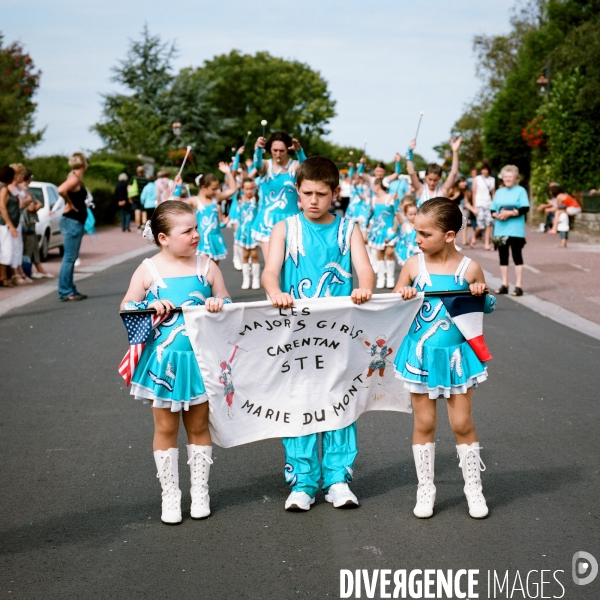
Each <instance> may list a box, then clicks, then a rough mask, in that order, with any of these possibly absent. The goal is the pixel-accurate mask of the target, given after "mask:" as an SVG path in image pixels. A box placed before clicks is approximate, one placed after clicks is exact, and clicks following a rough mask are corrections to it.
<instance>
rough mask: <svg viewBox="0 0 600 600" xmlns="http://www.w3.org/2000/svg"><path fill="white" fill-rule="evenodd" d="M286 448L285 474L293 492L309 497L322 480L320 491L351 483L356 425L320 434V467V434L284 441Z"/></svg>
mask: <svg viewBox="0 0 600 600" xmlns="http://www.w3.org/2000/svg"><path fill="white" fill-rule="evenodd" d="M282 441H283V447H284V448H285V467H284V475H285V480H286V482H287V483H288V484H289V485H290V486H291V488H292V490H293V491H294V492H306V493H307V494H308V495H309V496H310V497H311V498H314V497H315V494H316V493H317V491H318V489H319V481H320V479H321V478H323V491H325V492H327V491H328V490H329V488H330V487H331V486H332V485H333V484H334V483H348V482H350V481H352V472H353V470H354V461H355V459H356V455H357V454H358V441H357V437H356V423H352V425H348V427H344V428H343V429H337V430H336V431H324V432H323V433H322V434H321V444H322V453H323V461H322V464H319V434H318V433H312V434H310V435H303V436H300V437H290V438H283V440H282Z"/></svg>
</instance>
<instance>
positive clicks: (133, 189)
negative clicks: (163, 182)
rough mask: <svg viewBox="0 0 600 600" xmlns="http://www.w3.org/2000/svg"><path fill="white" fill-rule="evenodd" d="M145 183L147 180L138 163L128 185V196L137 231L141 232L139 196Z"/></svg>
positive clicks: (142, 168)
mask: <svg viewBox="0 0 600 600" xmlns="http://www.w3.org/2000/svg"><path fill="white" fill-rule="evenodd" d="M147 183H148V180H147V179H146V176H145V175H144V167H142V166H141V165H140V166H139V167H138V168H137V169H136V174H135V175H134V176H133V177H132V179H131V185H130V186H129V198H130V199H131V208H132V209H133V217H134V219H135V224H136V226H137V230H138V233H142V204H141V201H140V197H141V195H142V191H143V189H144V188H145V187H146V184H147Z"/></svg>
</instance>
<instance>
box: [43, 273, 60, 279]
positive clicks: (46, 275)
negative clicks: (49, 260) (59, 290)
mask: <svg viewBox="0 0 600 600" xmlns="http://www.w3.org/2000/svg"><path fill="white" fill-rule="evenodd" d="M40 275H41V276H42V277H43V278H44V279H56V275H53V274H52V273H40Z"/></svg>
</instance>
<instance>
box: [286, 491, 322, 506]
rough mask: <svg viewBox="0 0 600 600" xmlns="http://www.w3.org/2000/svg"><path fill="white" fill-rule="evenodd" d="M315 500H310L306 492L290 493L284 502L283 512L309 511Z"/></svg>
mask: <svg viewBox="0 0 600 600" xmlns="http://www.w3.org/2000/svg"><path fill="white" fill-rule="evenodd" d="M314 503H315V499H314V498H311V497H310V496H309V495H308V494H307V493H306V492H292V493H291V494H290V495H289V496H288V499H287V500H286V501H285V510H289V511H301V510H310V507H311V505H312V504H314Z"/></svg>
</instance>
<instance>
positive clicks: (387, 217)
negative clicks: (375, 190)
mask: <svg viewBox="0 0 600 600" xmlns="http://www.w3.org/2000/svg"><path fill="white" fill-rule="evenodd" d="M386 240H387V241H386ZM397 240H398V236H397V233H396V232H395V231H394V199H393V197H392V196H388V197H387V198H386V200H385V202H379V203H377V204H374V205H373V216H372V217H371V224H370V231H369V236H368V242H369V246H370V247H371V248H375V249H377V250H384V249H385V247H386V246H395V245H396V241H397Z"/></svg>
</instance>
